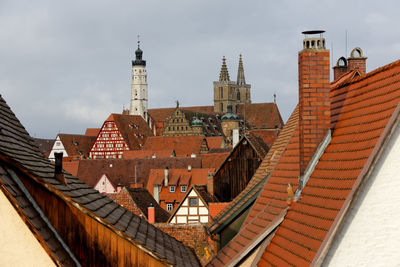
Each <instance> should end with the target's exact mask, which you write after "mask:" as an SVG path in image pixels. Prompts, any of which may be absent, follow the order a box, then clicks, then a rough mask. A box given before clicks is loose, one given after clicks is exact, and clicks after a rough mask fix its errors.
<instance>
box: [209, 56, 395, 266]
mask: <svg viewBox="0 0 400 267" xmlns="http://www.w3.org/2000/svg"><path fill="white" fill-rule="evenodd" d="M334 85H335V86H334V87H332V89H331V103H332V104H331V115H332V117H331V118H332V125H334V126H335V128H334V129H333V132H332V140H331V142H330V143H329V145H328V147H327V148H326V149H325V151H324V153H323V155H322V157H321V158H320V160H319V162H318V163H317V165H316V167H315V169H314V171H313V173H312V174H311V176H310V178H309V180H308V182H307V184H306V186H305V188H304V189H303V190H302V193H301V196H300V198H299V200H298V201H297V202H295V203H293V205H292V206H291V207H290V208H289V209H288V211H287V214H286V216H285V218H284V220H283V222H282V223H281V224H280V225H279V227H278V230H277V231H276V233H275V235H274V236H273V238H272V240H271V243H270V244H269V245H268V246H267V248H266V250H265V252H264V254H263V255H262V258H261V260H260V262H259V265H261V266H270V265H278V266H285V265H300V266H302V265H303V266H308V265H310V264H311V263H314V264H318V263H321V262H320V260H321V259H322V258H323V253H322V249H324V248H325V247H326V246H327V244H328V243H329V242H328V240H329V238H332V237H333V235H332V232H333V231H334V229H336V228H335V227H337V226H338V222H339V221H340V220H341V216H343V215H344V214H345V210H347V207H348V206H347V205H348V204H349V202H350V201H351V198H352V197H353V194H354V192H355V190H357V187H358V186H359V184H360V182H361V181H362V179H364V178H365V175H366V173H367V170H368V169H369V168H370V165H371V162H372V161H373V159H374V158H375V156H376V154H377V151H378V150H379V148H380V145H381V144H382V143H383V141H384V140H385V138H386V136H387V133H388V132H389V131H390V129H391V127H392V125H393V124H392V123H393V121H394V120H395V118H397V117H398V116H399V110H400V107H398V106H399V100H400V61H396V62H394V63H392V64H389V65H387V66H384V67H382V68H379V69H377V70H375V71H373V72H371V73H369V74H367V75H366V76H361V77H357V78H354V79H351V80H348V81H346V82H344V83H340V84H339V85H338V84H336V83H335V84H334ZM298 134H299V130H298V129H297V130H296V134H295V135H294V136H293V138H292V139H291V141H290V142H289V144H288V145H287V147H286V150H285V152H284V153H283V155H282V157H281V159H280V161H279V163H278V165H277V166H276V168H275V169H274V171H273V172H272V174H271V176H270V178H269V179H268V181H267V183H266V184H265V187H264V190H263V191H262V192H261V193H260V195H259V197H258V198H257V201H256V203H255V204H254V206H253V208H252V210H251V211H250V213H249V216H248V217H247V219H246V221H245V223H244V224H243V226H242V228H241V230H240V232H239V234H238V235H237V236H235V238H234V239H233V240H232V241H231V242H230V243H228V244H227V245H226V246H225V247H224V248H223V249H222V250H221V251H220V252H219V253H218V255H217V257H216V259H214V261H213V262H212V264H214V265H216V266H221V265H222V263H223V264H226V263H228V262H229V261H230V260H231V259H232V258H234V257H235V256H239V255H240V254H241V253H242V252H243V251H244V249H245V248H246V247H248V246H249V244H250V242H251V240H254V239H255V238H256V237H257V233H259V232H261V231H263V230H264V229H266V228H267V227H268V226H269V225H270V224H271V222H272V220H274V219H276V217H277V215H278V214H280V213H281V211H283V210H285V209H286V208H287V203H286V199H287V192H286V187H287V184H288V183H290V184H291V185H292V186H293V188H294V190H296V188H297V186H298V177H299V144H298Z"/></svg>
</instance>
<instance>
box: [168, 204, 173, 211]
mask: <svg viewBox="0 0 400 267" xmlns="http://www.w3.org/2000/svg"><path fill="white" fill-rule="evenodd" d="M173 207H174V206H173V205H172V203H167V211H171V210H172V208H173Z"/></svg>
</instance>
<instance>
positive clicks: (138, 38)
mask: <svg viewBox="0 0 400 267" xmlns="http://www.w3.org/2000/svg"><path fill="white" fill-rule="evenodd" d="M137 45H138V47H139V45H140V35H139V34H138V36H137Z"/></svg>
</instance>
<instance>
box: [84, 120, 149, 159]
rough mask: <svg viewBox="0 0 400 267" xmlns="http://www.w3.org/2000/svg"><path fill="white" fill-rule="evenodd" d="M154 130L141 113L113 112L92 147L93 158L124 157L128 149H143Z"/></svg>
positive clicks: (91, 155) (90, 154)
mask: <svg viewBox="0 0 400 267" xmlns="http://www.w3.org/2000/svg"><path fill="white" fill-rule="evenodd" d="M149 136H153V132H152V130H151V129H150V127H149V126H148V124H147V123H146V121H145V120H144V119H143V118H142V117H141V116H139V115H122V114H111V115H110V116H109V117H108V118H107V119H106V121H105V122H104V123H103V126H102V127H101V130H100V132H99V134H98V136H97V138H96V141H95V142H94V144H93V146H92V147H91V149H90V153H89V157H90V158H92V159H106V158H114V159H115V158H122V154H123V152H124V151H126V150H138V149H141V148H142V147H143V145H144V143H145V142H146V139H147V138H148V137H149Z"/></svg>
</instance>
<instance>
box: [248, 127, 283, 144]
mask: <svg viewBox="0 0 400 267" xmlns="http://www.w3.org/2000/svg"><path fill="white" fill-rule="evenodd" d="M248 131H249V132H250V133H253V134H256V135H258V136H260V137H261V138H262V139H263V141H264V143H266V144H267V145H268V147H271V146H272V145H273V143H274V141H275V139H276V138H277V137H278V135H279V131H280V128H279V129H251V130H248Z"/></svg>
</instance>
